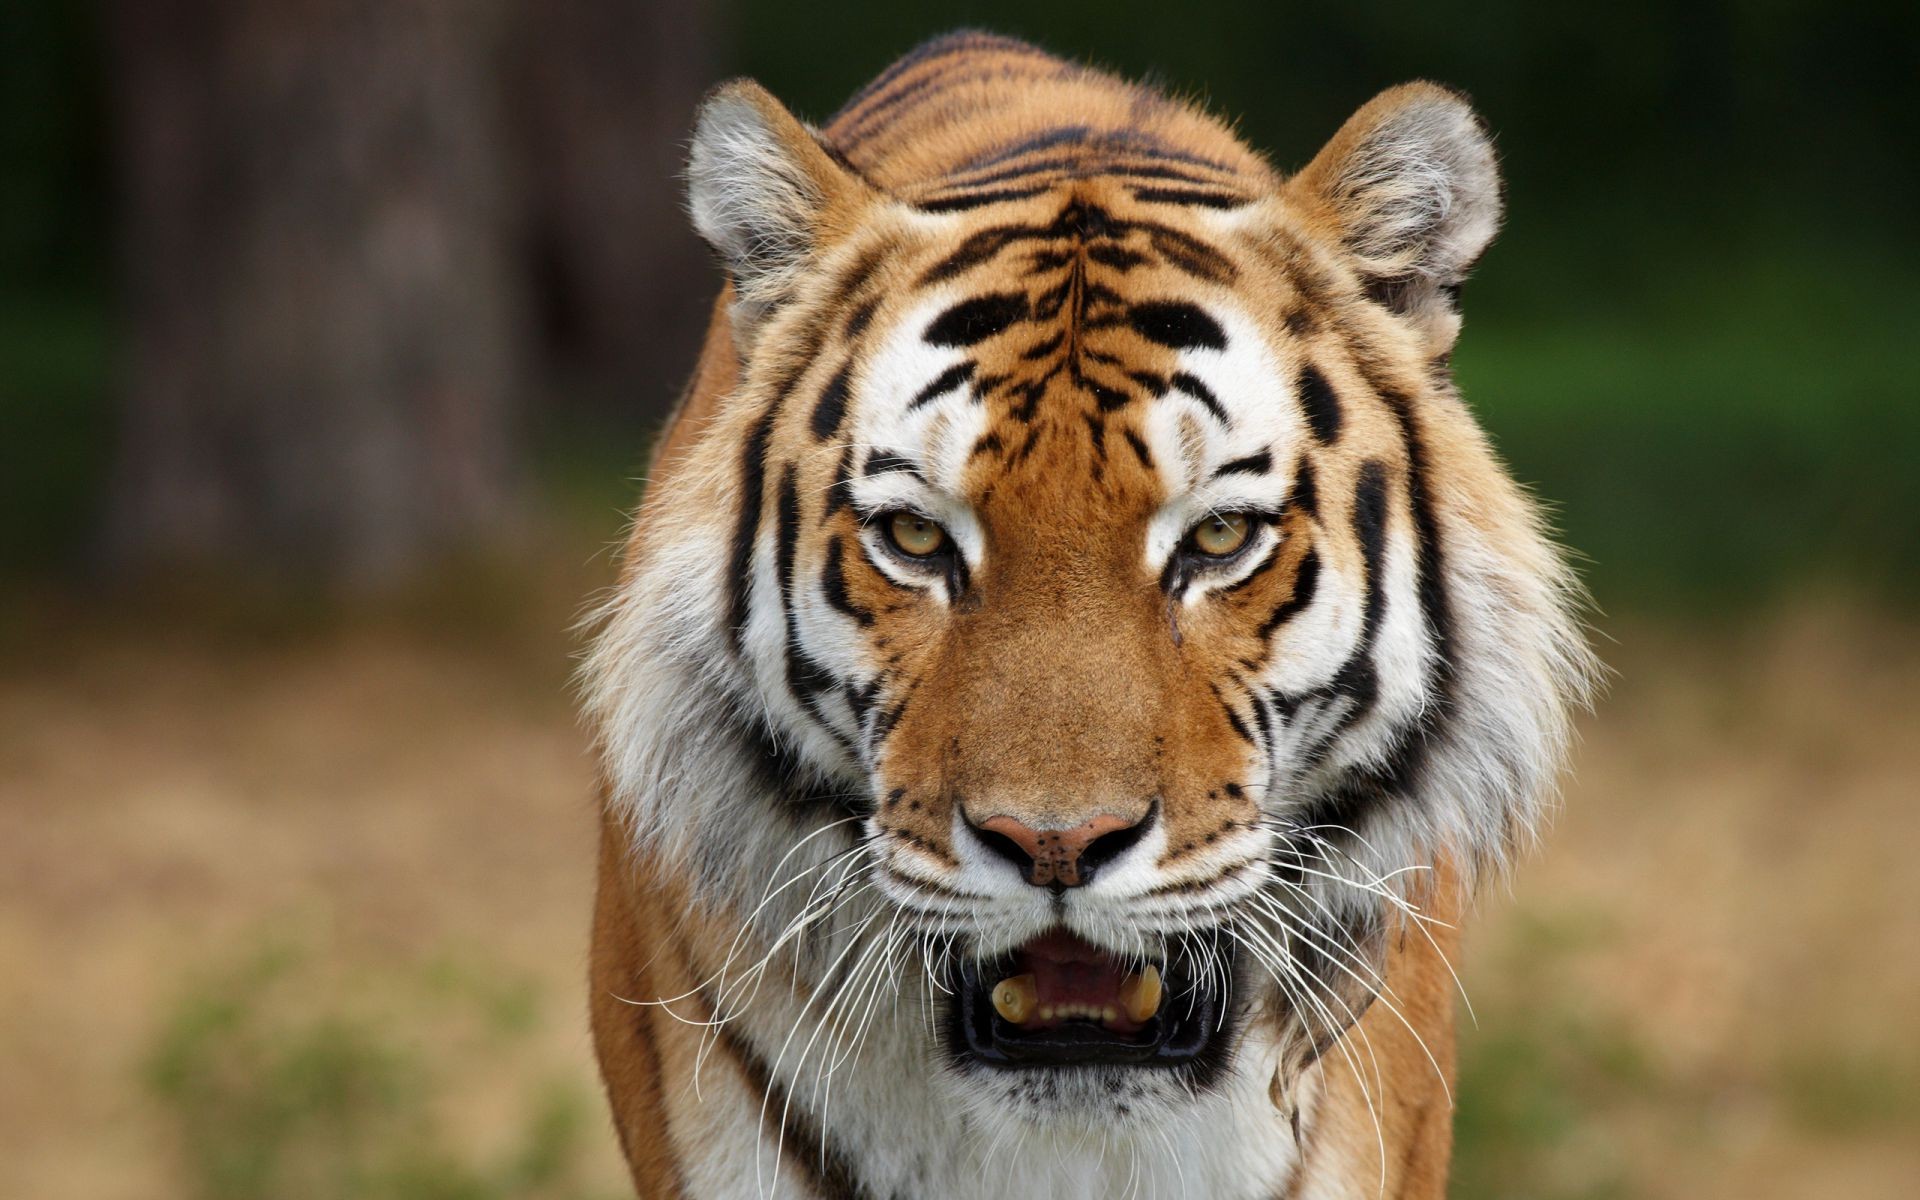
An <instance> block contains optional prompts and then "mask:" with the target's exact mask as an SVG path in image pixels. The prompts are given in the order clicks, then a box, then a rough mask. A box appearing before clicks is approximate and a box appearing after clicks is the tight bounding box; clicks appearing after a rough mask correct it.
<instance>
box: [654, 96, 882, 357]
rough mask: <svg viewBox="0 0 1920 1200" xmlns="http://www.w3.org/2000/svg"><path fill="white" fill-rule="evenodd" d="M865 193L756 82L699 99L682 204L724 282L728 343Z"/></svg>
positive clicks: (773, 300) (778, 294)
mask: <svg viewBox="0 0 1920 1200" xmlns="http://www.w3.org/2000/svg"><path fill="white" fill-rule="evenodd" d="M867 194H868V188H867V187H866V185H865V184H864V183H863V182H861V180H860V179H859V178H858V177H856V176H855V175H854V174H853V172H852V171H850V170H848V169H847V168H846V167H844V166H842V165H841V164H840V163H839V162H836V161H835V160H834V158H833V157H832V156H831V155H830V154H828V153H827V151H826V149H825V147H823V146H822V145H821V143H820V141H819V140H818V139H817V138H816V137H815V136H814V134H813V132H812V131H811V130H810V129H808V128H807V127H806V126H805V125H802V124H801V123H800V122H799V120H798V119H796V118H795V117H794V115H793V114H792V113H790V112H788V111H787V110H786V108H785V107H784V106H782V105H781V103H780V102H779V101H778V100H775V99H774V98H773V96H772V95H770V94H769V93H768V92H767V90H766V89H765V88H763V87H761V86H760V85H759V84H757V83H755V82H753V81H752V80H750V79H736V80H733V81H732V82H730V83H725V84H722V85H721V86H720V87H718V88H716V89H715V90H714V91H713V92H712V93H711V94H710V95H709V96H708V97H707V99H706V101H705V102H704V103H702V104H701V106H700V113H699V116H698V117H697V118H696V119H695V122H694V128H693V148H692V152H691V154H690V155H689V157H688V160H687V206H688V208H689V209H690V210H691V211H692V214H693V224H694V228H696V229H698V230H699V231H700V236H701V237H703V238H705V239H706V241H707V244H708V245H710V246H712V247H713V249H714V251H715V253H717V254H718V255H719V256H720V261H721V263H722V264H723V265H724V266H725V268H726V271H727V275H728V277H729V278H730V279H731V280H732V282H733V287H734V293H735V297H736V302H735V306H734V314H733V317H734V332H735V335H736V337H744V336H745V335H746V334H748V333H749V332H750V331H751V327H752V325H753V324H754V322H755V321H757V320H758V318H759V317H760V316H761V315H762V314H764V313H765V311H766V310H767V309H768V308H771V307H772V306H773V305H775V304H777V303H779V301H780V300H781V299H782V298H783V297H784V295H785V294H786V292H787V290H788V289H789V287H790V286H791V284H792V282H793V279H794V276H795V274H796V272H797V271H798V270H799V268H800V267H801V265H802V264H803V263H804V262H805V261H806V259H807V257H808V255H810V254H812V253H813V252H814V251H815V250H816V249H818V248H819V247H820V245H822V244H823V243H824V242H825V241H827V240H829V239H830V238H831V236H832V234H833V232H834V230H835V228H836V227H844V226H845V224H846V220H845V218H846V214H847V213H848V212H849V211H850V210H851V209H852V208H853V207H854V206H855V205H857V204H858V203H859V202H860V200H861V199H863V198H864V197H865V196H866V195H867Z"/></svg>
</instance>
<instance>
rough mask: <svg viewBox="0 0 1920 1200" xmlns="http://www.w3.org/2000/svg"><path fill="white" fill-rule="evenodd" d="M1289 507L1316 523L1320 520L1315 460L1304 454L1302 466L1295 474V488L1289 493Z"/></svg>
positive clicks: (1295, 470) (1301, 461)
mask: <svg viewBox="0 0 1920 1200" xmlns="http://www.w3.org/2000/svg"><path fill="white" fill-rule="evenodd" d="M1287 507H1288V508H1289V509H1291V510H1292V511H1294V512H1297V513H1302V514H1305V515H1306V516H1309V517H1312V518H1313V519H1314V520H1316V521H1317V520H1319V519H1320V488H1319V485H1318V484H1316V483H1315V482H1314V474H1313V460H1312V459H1310V458H1308V457H1307V456H1306V455H1304V454H1303V455H1301V456H1300V465H1299V466H1298V467H1296V468H1295V469H1294V472H1293V487H1292V488H1291V489H1290V490H1289V491H1288V492H1287Z"/></svg>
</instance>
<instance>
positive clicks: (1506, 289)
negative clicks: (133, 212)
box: [0, 0, 1920, 609]
mask: <svg viewBox="0 0 1920 1200" xmlns="http://www.w3.org/2000/svg"><path fill="white" fill-rule="evenodd" d="M729 7H731V8H733V9H734V10H736V11H734V12H733V13H732V14H731V15H730V17H729V18H728V19H727V20H725V21H723V22H720V24H723V25H725V26H726V27H727V28H729V29H730V30H731V33H732V36H731V41H730V42H729V43H728V44H726V45H724V46H723V47H721V49H720V51H719V53H718V54H717V56H716V57H717V60H718V61H716V62H715V63H714V64H713V65H712V72H711V73H712V75H713V76H714V78H719V77H721V76H723V75H725V74H729V73H733V72H736V71H745V72H748V73H751V74H754V75H756V76H759V77H760V78H761V79H763V81H764V82H766V83H767V84H768V85H769V86H770V87H771V88H773V90H774V91H775V92H777V93H778V94H780V95H781V96H783V97H785V98H787V99H788V100H790V101H791V102H792V103H793V104H794V106H795V107H796V108H797V109H798V110H800V111H801V112H802V113H804V114H805V115H808V116H810V117H814V118H824V117H826V116H828V115H829V114H831V113H832V111H833V110H834V109H835V108H836V107H838V106H839V105H840V104H841V103H842V102H843V101H844V100H845V99H846V98H847V97H848V95H849V94H850V93H851V92H852V91H853V90H854V89H855V88H857V87H858V86H860V85H861V84H863V83H864V82H866V81H867V80H868V79H870V78H872V77H873V75H874V74H875V73H876V72H877V71H879V70H880V69H881V68H882V67H883V66H885V64H886V63H887V62H888V61H890V60H891V59H892V58H893V57H894V56H896V55H897V54H899V53H900V52H902V51H903V50H905V49H906V48H908V47H909V46H911V45H913V44H915V43H916V42H918V41H920V40H922V39H924V38H926V37H927V36H929V35H931V34H933V33H937V32H940V31H943V30H946V29H952V28H956V27H960V26H983V27H988V28H993V29H998V30H1002V31H1005V32H1008V33H1012V34H1016V35H1020V36H1025V37H1029V38H1033V39H1035V40H1037V41H1039V42H1041V43H1042V44H1043V45H1045V46H1047V47H1049V48H1051V49H1053V50H1055V51H1057V52H1059V53H1062V54H1067V55H1072V56H1080V57H1085V58H1087V59H1089V60H1092V61H1095V62H1099V63H1102V64H1106V65H1110V66H1113V67H1115V68H1117V69H1119V70H1122V71H1125V72H1128V73H1130V74H1135V75H1141V76H1145V77H1148V78H1152V79H1157V80H1160V81H1162V82H1164V83H1166V84H1167V85H1169V86H1170V87H1171V88H1173V89H1174V90H1176V91H1180V92H1183V93H1185V94H1190V95H1196V96H1198V97H1200V98H1202V99H1204V100H1206V101H1207V102H1208V103H1209V104H1210V105H1211V106H1212V107H1214V108H1215V109H1216V110H1217V111H1219V112H1222V113H1225V114H1229V115H1231V116H1233V117H1235V118H1236V119H1237V120H1238V121H1239V123H1240V126H1241V128H1242V129H1243V131H1244V132H1245V134H1246V135H1247V137H1248V138H1249V139H1250V140H1251V141H1252V142H1254V143H1255V144H1256V145H1259V146H1261V147H1264V148H1266V149H1268V150H1270V151H1271V152H1272V155H1273V158H1274V160H1275V161H1276V162H1277V163H1279V164H1280V165H1282V166H1285V167H1291V166H1294V165H1297V164H1299V163H1300V162H1302V161H1304V160H1305V158H1306V157H1307V156H1308V155H1310V154H1312V153H1313V151H1314V150H1315V149H1316V148H1317V147H1318V146H1319V145H1320V143H1321V142H1322V141H1324V139H1325V138H1326V137H1327V136H1328V135H1329V134H1330V133H1331V132H1332V131H1333V129H1334V128H1336V127H1337V126H1338V124H1339V123H1340V121H1341V120H1342V119H1343V118H1344V117H1345V116H1346V115H1347V114H1348V113H1350V112H1351V111H1352V110H1353V109H1354V107H1355V106H1357V105H1358V104H1360V103H1361V102H1362V101H1364V100H1365V99H1366V98H1367V97H1368V96H1370V95H1371V94H1373V93H1374V92H1375V91H1377V90H1378V89H1380V88H1382V87H1384V86H1387V85H1389V84H1392V83H1395V82H1399V81H1401V80H1404V79H1408V78H1415V77H1428V78H1434V79H1439V80H1442V81H1445V82H1447V83H1450V84H1452V85H1455V86H1458V87H1460V88H1462V89H1464V90H1466V91H1467V92H1469V93H1470V94H1471V95H1472V96H1473V97H1474V100H1475V103H1476V104H1477V105H1478V107H1479V108H1480V109H1481V110H1482V111H1483V112H1484V113H1485V115H1486V116H1487V118H1488V120H1489V122H1490V124H1491V126H1492V127H1493V129H1494V130H1495V131H1496V133H1497V136H1498V143H1499V147H1500V150H1501V155H1502V165H1503V170H1504V172H1505V174H1506V176H1507V179H1508V182H1509V206H1508V207H1509V220H1508V224H1507V228H1506V229H1505V231H1504V232H1503V234H1502V236H1501V239H1500V241H1499V242H1498V243H1497V244H1496V245H1495V247H1494V250H1493V252H1492V253H1491V254H1490V256H1489V257H1488V259H1487V261H1486V262H1485V263H1484V264H1483V266H1482V267H1481V269H1480V270H1479V272H1478V273H1477V274H1476V276H1475V278H1474V280H1473V281H1472V284H1471V286H1470V287H1469V289H1468V300H1467V313H1468V318H1469V328H1468V333H1467V336H1466V340H1465V341H1464V342H1463V343H1462V345H1461V348H1460V352H1459V356H1458V362H1459V371H1460V376H1461V379H1462V381H1463V383H1464V385H1465V388H1466V391H1467V395H1468V398H1469V401H1470V402H1471V403H1472V404H1474V405H1475V406H1476V408H1478V409H1479V410H1480V411H1481V412H1482V413H1483V414H1484V415H1485V418H1486V421H1487V423H1488V425H1489V427H1490V428H1491V430H1492V431H1493V433H1494V434H1495V436H1496V438H1497V440H1498V441H1499V442H1500V444H1501V446H1502V448H1503V449H1504V450H1505V451H1506V452H1507V453H1508V454H1509V455H1510V457H1511V459H1512V461H1513V463H1514V465H1515V467H1516V470H1517V471H1518V473H1519V474H1520V475H1521V476H1522V477H1523V478H1525V479H1527V480H1528V481H1530V482H1531V483H1533V484H1534V485H1536V486H1537V488H1538V490H1539V492H1540V494H1541V495H1542V496H1543V497H1545V498H1546V499H1548V500H1550V501H1552V502H1554V504H1555V505H1556V508H1557V511H1558V513H1559V520H1560V523H1561V524H1562V525H1563V526H1564V528H1565V530H1566V533H1567V535H1568V541H1569V542H1570V543H1571V544H1572V545H1574V546H1576V547H1578V548H1579V549H1580V550H1581V551H1582V552H1583V553H1584V554H1585V555H1586V556H1587V557H1588V558H1589V559H1590V560H1591V569H1590V573H1591V575H1592V579H1593V583H1594V586H1595V590H1596V592H1597V593H1598V595H1599V597H1600V599H1601V601H1602V603H1603V605H1604V606H1606V607H1608V608H1610V609H1622V608H1631V607H1645V606H1649V605H1669V604H1675V603H1678V604H1682V605H1692V606H1698V605H1702V604H1705V605H1711V606H1714V607H1722V608H1723V607H1724V606H1726V605H1728V604H1730V603H1733V602H1737V601H1752V600H1755V599H1764V598H1766V597H1767V596H1769V595H1770V594H1772V593H1775V592H1778V591H1780V590H1783V589H1792V588H1799V587H1805V586H1807V584H1808V581H1809V580H1810V579H1811V580H1814V581H1816V582H1815V585H1816V586H1819V581H1822V580H1825V579H1837V580H1839V581H1841V582H1842V583H1843V584H1844V585H1846V586H1849V587H1856V588H1858V589H1859V590H1862V591H1866V592H1868V593H1870V594H1874V595H1877V596H1879V597H1881V598H1895V599H1901V598H1907V597H1911V596H1913V595H1915V594H1920V566H1916V565H1915V564H1920V472H1915V471H1914V470H1912V468H1911V465H1910V463H1909V461H1908V460H1909V459H1910V458H1911V454H1910V448H1911V447H1912V446H1914V445H1916V444H1920V405H1917V404H1915V403H1914V402H1913V401H1914V387H1913V385H1912V383H1911V381H1910V379H1911V372H1910V369H1909V368H1908V366H1907V364H1906V362H1905V353H1906V345H1907V343H1909V342H1911V341H1912V337H1913V331H1914V330H1915V329H1916V328H1920V305H1917V304H1916V301H1915V299H1914V298H1913V293H1912V289H1911V288H1910V287H1908V286H1906V285H1905V283H1904V281H1905V280H1906V279H1908V278H1911V277H1912V275H1913V274H1914V271H1915V268H1916V267H1917V266H1920V239H1917V238H1916V235H1915V228H1916V227H1915V225H1914V223H1913V221H1912V220H1911V219H1910V213H1909V212H1908V209H1909V208H1910V207H1911V197H1912V192H1913V188H1912V181H1913V180H1914V178H1916V177H1920V142H1916V141H1915V140H1914V139H1913V138H1912V137H1911V135H1910V134H1909V133H1908V132H1907V125H1908V124H1909V123H1910V122H1911V114H1912V113H1913V112H1914V111H1916V109H1920V74H1916V72H1914V71H1913V69H1912V62H1911V48H1912V46H1913V45H1914V44H1915V42H1916V40H1920V6H1915V5H1912V4H1894V3H1887V2H1876V3H1864V4H1853V5H1843V6H1833V5H1822V4H1815V3H1811V2H1810V0H1779V2H1776V3H1769V4H1765V5H1752V4H1739V3H1734V2H1733V0H1717V2H1709V3H1698V4H1685V5H1670V4H1658V3H1654V2H1652V0H1633V2H1632V3H1627V4H1624V5H1615V6H1611V7H1609V8H1608V9H1606V10H1605V12H1604V13H1600V12H1596V11H1595V10H1592V9H1587V8H1581V7H1579V6H1566V5H1541V4H1537V3H1531V2H1528V0H1494V2H1493V3H1490V4H1483V5H1477V6H1473V7H1472V8H1463V7H1460V6H1449V5H1444V4H1439V5H1436V4H1432V3H1420V4H1414V3H1404V2H1400V0H1358V2H1356V3H1351V4H1345V5H1320V6H1298V5H1273V4H1262V3H1254V2H1252V0H1244V2H1240V3H1225V4H1216V5H1211V6H1204V7H1201V8H1198V9H1196V8H1193V7H1191V6H1186V7H1183V6H1170V5H1166V4H1157V3H1146V2H1145V0H1099V2H1097V3H1096V2H1095V0H1061V2H1060V3H1056V4H1051V5H1044V6H1036V5H1033V4H1031V3H1023V2H1020V0H968V2H967V3H962V4H953V5H947V6H944V7H942V6H934V7H933V8H929V7H927V6H924V5H922V6H915V5H898V4H893V5H885V4H877V3H874V2H873V0H823V2H822V3H820V4H812V5H794V4H788V3H774V2H772V0H738V2H737V3H735V4H732V5H730V6H729ZM0 14H4V15H0V100H4V101H6V102H5V103H0V510H4V511H5V512H6V513H7V516H8V519H7V520H6V521H4V522H0V576H4V575H5V574H8V573H13V574H19V573H23V572H29V571H34V572H44V571H49V570H52V571H60V570H68V571H70V570H72V569H74V568H75V567H77V566H80V565H83V564H84V560H85V556H86V548H87V545H88V542H89V539H90V537H91V536H92V534H93V532H94V530H95V528H96V526H97V514H98V510H99V509H100V507H101V494H102V490H103V488H104V486H105V482H106V479H107V474H108V472H107V465H108V463H109V462H110V460H111V454H112V452H113V443H112V437H111V433H112V406H113V395H112V387H113V364H114V362H115V359H116V355H117V353H118V351H119V346H118V342H117V334H118V331H117V330H116V329H115V328H114V326H113V323H112V321H111V320H110V319H109V314H110V313H111V312H112V311H113V307H114V300H113V290H112V289H113V285H112V282H111V279H110V272H109V264H110V262H111V253H110V249H111V246H112V244H113V237H112V233H113V228H114V222H115V215H114V213H113V211H112V207H113V206H112V198H113V196H114V195H115V189H114V188H112V187H110V186H108V182H107V177H108V170H107V164H108V159H109V149H108V148H109V146H110V141H109V137H108V129H107V123H106V119H105V113H106V107H107V106H106V104H105V103H104V96H105V94H106V88H105V82H106V79H107V77H108V72H107V71H106V70H105V66H104V55H103V53H102V48H103V47H104V46H105V45H106V44H107V40H106V38H105V37H104V36H103V33H104V31H103V30H101V29H99V28H96V25H98V24H99V23H100V18H99V16H98V15H97V12H96V10H95V8H94V7H93V6H88V5H72V4H64V3H60V2H58V0H27V2H26V3H21V4H16V5H10V6H4V7H0ZM660 185H661V186H662V187H663V188H664V187H671V186H674V184H673V183H672V181H670V180H665V179H663V180H661V181H660ZM707 286H709V281H706V280H702V281H700V282H699V284H698V285H697V286H694V285H690V290H689V296H688V303H689V304H700V303H704V300H705V296H706V292H705V291H704V290H703V289H705V288H706V287H707ZM694 350H695V348H694V347H693V346H691V345H689V346H688V347H687V348H686V356H687V361H688V362H689V363H691V361H692V358H693V355H694ZM653 382H654V381H648V384H649V386H651V384H652V383H653ZM636 394H637V393H636ZM560 407H565V406H564V405H562V406H560ZM604 420H605V418H604V416H602V417H597V418H596V417H595V416H594V414H593V413H592V412H591V411H589V410H585V409H583V410H582V411H581V413H579V414H576V415H575V417H574V419H573V420H572V421H571V423H570V422H569V421H568V420H560V421H556V422H554V424H555V425H556V426H557V427H559V428H561V429H563V430H565V431H566V436H565V437H562V438H556V439H554V440H555V443H556V444H555V445H554V446H552V447H551V453H548V454H546V455H545V456H544V457H543V459H542V461H541V463H540V466H541V467H542V469H543V471H544V474H545V477H546V481H547V482H548V484H549V485H550V491H551V493H552V494H553V496H554V497H555V499H556V504H557V507H558V508H559V509H560V510H561V511H562V512H563V513H565V514H568V515H569V516H572V517H578V518H579V519H580V521H581V523H582V525H583V526H584V527H585V528H586V529H587V530H588V531H589V535H590V536H593V537H596V538H597V537H601V536H605V534H606V531H609V530H610V529H611V528H612V527H614V526H615V525H617V523H618V522H617V519H616V518H615V517H614V516H613V515H612V514H615V513H616V512H618V511H620V510H624V509H626V508H627V507H628V506H629V505H630V504H631V503H632V500H633V490H634V489H633V487H632V484H631V482H630V481H631V479H632V477H633V475H634V474H635V468H634V465H635V464H636V463H637V462H639V461H641V459H642V458H643V456H644V451H645V447H644V446H642V445H639V444H629V442H630V441H632V439H630V438H629V437H628V436H627V435H626V434H624V433H622V434H620V435H619V436H618V437H611V436H609V434H608V431H607V429H606V428H604V427H603V426H602V425H601V424H597V423H596V421H604ZM576 425H578V426H580V427H579V428H577V429H576V428H574V426H576ZM629 427H630V426H629Z"/></svg>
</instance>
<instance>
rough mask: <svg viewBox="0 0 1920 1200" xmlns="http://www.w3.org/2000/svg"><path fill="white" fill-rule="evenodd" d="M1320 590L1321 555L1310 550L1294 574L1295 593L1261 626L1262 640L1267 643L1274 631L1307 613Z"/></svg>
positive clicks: (1283, 601) (1281, 603)
mask: <svg viewBox="0 0 1920 1200" xmlns="http://www.w3.org/2000/svg"><path fill="white" fill-rule="evenodd" d="M1319 588H1320V553H1319V551H1317V550H1308V551H1307V553H1306V557H1304V558H1302V559H1301V560H1300V566H1299V568H1298V569H1297V570H1295V571H1294V573H1293V593H1292V594H1291V595H1289V596H1288V597H1287V598H1286V599H1285V600H1282V601H1281V602H1280V605H1279V607H1277V608H1275V609H1274V610H1273V612H1272V614H1271V615H1269V616H1268V617H1267V619H1266V620H1265V621H1263V622H1261V624H1260V640H1261V641H1263V642H1264V641H1266V640H1267V639H1268V638H1270V637H1272V636H1273V631H1274V630H1276V629H1278V628H1280V627H1281V626H1282V625H1285V624H1286V623H1287V622H1288V621H1291V620H1293V618H1295V617H1297V616H1299V615H1300V614H1301V613H1303V612H1305V611H1306V609H1307V606H1308V605H1309V604H1312V603H1313V596H1314V593H1315V592H1317V591H1318V590H1319Z"/></svg>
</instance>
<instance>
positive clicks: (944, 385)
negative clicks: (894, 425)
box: [907, 361, 974, 412]
mask: <svg viewBox="0 0 1920 1200" xmlns="http://www.w3.org/2000/svg"><path fill="white" fill-rule="evenodd" d="M973 368H974V364H973V363H972V362H971V361H968V362H963V363H955V364H954V365H953V366H951V367H948V368H947V369H946V370H944V371H942V372H940V374H939V375H938V376H937V377H935V378H934V380H933V382H931V383H929V384H928V385H927V386H925V387H923V388H921V389H920V392H919V394H918V395H916V396H914V398H913V399H912V400H910V401H908V402H907V411H908V412H912V411H913V410H914V409H916V408H919V407H921V406H922V405H925V404H931V403H932V402H933V401H935V400H937V399H939V398H940V397H941V396H944V395H946V394H947V393H948V392H951V391H952V390H953V389H955V388H957V387H959V386H960V385H961V384H963V383H965V382H966V381H967V380H968V379H971V378H972V377H973Z"/></svg>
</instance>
